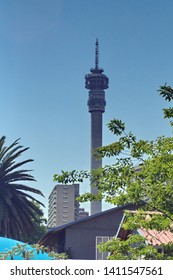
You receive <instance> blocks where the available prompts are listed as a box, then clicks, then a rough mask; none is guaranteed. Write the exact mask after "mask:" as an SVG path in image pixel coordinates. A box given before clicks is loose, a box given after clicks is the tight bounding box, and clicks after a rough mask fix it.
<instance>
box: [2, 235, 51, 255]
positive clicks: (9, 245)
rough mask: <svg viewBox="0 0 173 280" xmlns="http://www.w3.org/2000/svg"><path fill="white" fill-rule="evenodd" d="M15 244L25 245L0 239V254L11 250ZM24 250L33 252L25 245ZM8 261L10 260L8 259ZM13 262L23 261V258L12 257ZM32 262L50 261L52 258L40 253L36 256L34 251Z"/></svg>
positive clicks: (3, 238)
mask: <svg viewBox="0 0 173 280" xmlns="http://www.w3.org/2000/svg"><path fill="white" fill-rule="evenodd" d="M17 244H21V245H22V244H23V245H24V244H25V243H23V242H21V241H18V240H15V239H11V238H5V237H0V253H5V252H7V251H8V250H12V248H13V247H14V246H16V245H17ZM26 249H27V250H33V248H32V247H31V246H30V245H27V247H26ZM34 250H35V249H34ZM8 259H9V260H10V257H9V258H8ZM14 260H24V258H23V257H22V256H18V255H16V256H14ZM32 260H52V258H51V257H49V255H48V254H47V253H42V252H40V253H39V254H37V252H36V250H35V253H34V257H33V258H32Z"/></svg>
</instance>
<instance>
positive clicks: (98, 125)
mask: <svg viewBox="0 0 173 280" xmlns="http://www.w3.org/2000/svg"><path fill="white" fill-rule="evenodd" d="M103 72H104V70H103V69H102V68H100V67H99V42H98V39H97V40H96V46H95V68H91V69H90V73H89V74H87V75H85V88H87V89H89V96H88V111H89V112H90V113H91V170H93V169H97V168H99V167H100V166H102V160H97V159H96V158H95V157H94V155H93V151H94V150H95V149H97V148H99V147H101V146H102V114H103V113H104V112H105V106H106V101H105V91H104V90H105V89H107V88H108V84H109V79H108V77H107V76H106V75H105V74H103ZM90 191H91V193H92V194H97V193H98V188H97V186H95V187H93V186H91V190H90ZM101 211H102V202H101V201H92V202H91V207H90V214H91V215H93V214H95V213H98V212H101Z"/></svg>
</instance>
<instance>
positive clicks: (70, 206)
mask: <svg viewBox="0 0 173 280" xmlns="http://www.w3.org/2000/svg"><path fill="white" fill-rule="evenodd" d="M78 196H79V184H73V185H56V186H55V187H54V189H53V190H52V192H51V194H50V196H49V201H48V227H49V228H51V227H55V226H60V225H63V224H66V223H69V222H72V221H75V220H78V219H79V202H78V201H76V198H77V197H78Z"/></svg>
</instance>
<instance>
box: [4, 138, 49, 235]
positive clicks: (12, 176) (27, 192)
mask: <svg viewBox="0 0 173 280" xmlns="http://www.w3.org/2000/svg"><path fill="white" fill-rule="evenodd" d="M5 139H6V138H5V136H3V137H2V138H0V235H1V236H5V237H12V238H17V239H20V238H21V236H28V235H29V234H30V233H31V231H32V229H33V224H34V221H35V220H37V218H38V216H39V215H42V211H41V210H40V209H39V207H38V206H37V205H35V204H34V203H33V201H35V202H36V203H38V204H39V205H42V206H44V205H43V204H42V203H41V202H40V201H38V200H37V199H36V198H34V197H33V196H32V195H31V193H33V194H38V195H41V196H43V194H42V192H41V191H40V190H38V189H35V188H32V187H29V186H26V185H25V184H24V183H23V182H25V181H29V182H31V181H35V179H34V177H33V176H32V175H30V174H28V172H29V171H31V170H26V169H20V167H22V166H23V165H25V164H27V163H29V162H32V161H33V160H32V159H27V160H24V161H21V162H17V160H18V158H19V157H20V156H21V155H23V153H24V152H25V151H26V150H28V149H29V148H23V147H22V146H21V145H19V139H17V140H16V141H15V142H13V143H12V144H11V145H10V146H6V145H5Z"/></svg>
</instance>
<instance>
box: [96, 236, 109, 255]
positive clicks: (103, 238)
mask: <svg viewBox="0 0 173 280" xmlns="http://www.w3.org/2000/svg"><path fill="white" fill-rule="evenodd" d="M111 238H112V237H109V236H96V260H106V259H107V257H108V256H109V252H100V251H99V250H98V248H97V245H98V244H100V243H104V242H107V241H109V240H110V239H111Z"/></svg>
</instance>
